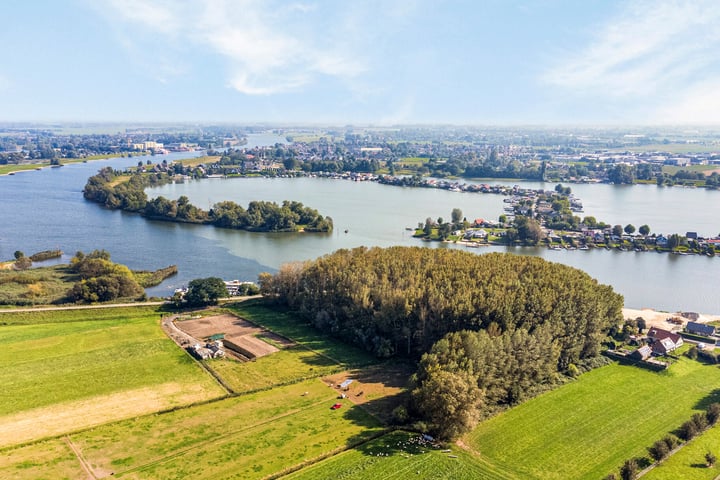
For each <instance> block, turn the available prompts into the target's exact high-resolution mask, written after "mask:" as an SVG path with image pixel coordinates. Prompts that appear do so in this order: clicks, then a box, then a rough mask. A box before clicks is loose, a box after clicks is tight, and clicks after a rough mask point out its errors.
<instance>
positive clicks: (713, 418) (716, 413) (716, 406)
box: [705, 402, 720, 425]
mask: <svg viewBox="0 0 720 480" xmlns="http://www.w3.org/2000/svg"><path fill="white" fill-rule="evenodd" d="M705 418H707V422H708V425H715V424H716V423H717V421H718V418H720V403H717V402H715V403H711V404H710V406H708V408H707V411H706V412H705Z"/></svg>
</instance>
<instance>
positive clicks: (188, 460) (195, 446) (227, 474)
mask: <svg viewBox="0 0 720 480" xmlns="http://www.w3.org/2000/svg"><path fill="white" fill-rule="evenodd" d="M335 396H336V392H335V391H334V390H333V389H331V388H328V387H327V386H326V385H325V384H324V383H322V382H321V381H320V380H319V379H315V380H308V381H305V382H301V383H298V384H294V385H289V386H285V387H278V388H274V389H272V390H267V391H263V392H256V393H253V394H248V395H242V396H239V397H234V398H228V399H224V400H220V401H217V402H211V403H207V404H204V405H197V406H194V407H190V408H186V409H180V410H176V411H174V412H169V413H165V414H161V415H151V416H146V417H142V418H138V419H134V420H127V421H123V422H118V423H115V424H112V425H105V426H101V427H98V428H95V429H93V430H88V431H85V432H82V433H79V434H75V435H72V436H71V439H72V441H73V442H74V443H75V444H76V445H77V447H78V449H80V450H81V451H82V452H83V455H84V457H85V459H86V460H87V462H88V464H89V465H90V467H91V468H92V469H93V470H94V472H95V474H96V476H101V475H109V474H110V473H111V472H112V473H113V475H114V477H120V478H139V479H140V478H141V479H154V478H214V479H225V478H238V479H253V478H264V477H266V476H268V475H271V474H275V473H278V472H281V471H285V470H287V469H292V468H295V467H296V466H298V465H300V464H302V463H304V462H308V461H311V460H314V459H317V458H319V457H324V456H327V455H330V454H332V453H333V452H337V451H341V450H343V449H345V448H348V447H352V446H354V445H356V444H358V443H360V442H363V441H365V440H367V439H369V438H371V437H372V436H374V435H377V434H379V433H381V432H382V431H383V430H382V427H381V426H380V425H379V424H378V423H377V421H375V420H374V419H373V418H372V417H370V416H369V415H368V414H366V413H365V412H364V411H363V410H362V409H361V408H359V407H356V406H353V405H352V404H351V403H349V402H345V405H344V406H343V408H341V409H339V410H331V409H330V406H332V405H333V403H335V402H336V401H337V400H336V399H335Z"/></svg>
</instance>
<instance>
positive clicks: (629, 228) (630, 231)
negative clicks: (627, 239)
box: [624, 223, 635, 235]
mask: <svg viewBox="0 0 720 480" xmlns="http://www.w3.org/2000/svg"><path fill="white" fill-rule="evenodd" d="M624 230H625V233H627V234H628V235H632V234H633V233H635V226H634V225H633V224H631V223H628V224H627V225H625V229H624Z"/></svg>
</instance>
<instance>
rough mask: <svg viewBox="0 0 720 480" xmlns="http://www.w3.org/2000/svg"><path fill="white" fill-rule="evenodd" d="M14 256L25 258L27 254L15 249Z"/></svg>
mask: <svg viewBox="0 0 720 480" xmlns="http://www.w3.org/2000/svg"><path fill="white" fill-rule="evenodd" d="M14 256H15V260H20V259H21V258H23V257H24V256H25V254H24V253H23V252H21V251H20V250H15V254H14Z"/></svg>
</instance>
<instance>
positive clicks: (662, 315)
mask: <svg viewBox="0 0 720 480" xmlns="http://www.w3.org/2000/svg"><path fill="white" fill-rule="evenodd" d="M622 314H623V319H635V318H638V317H642V318H643V319H645V322H646V324H647V326H648V328H650V327H657V328H663V329H665V330H673V329H682V328H684V327H685V325H687V323H688V322H691V321H694V322H697V323H710V322H718V321H720V315H715V314H708V313H698V315H699V317H698V319H697V320H692V319H690V318H686V317H684V316H682V314H681V312H665V311H661V310H654V309H652V308H640V309H638V308H628V307H623V309H622ZM669 318H679V319H680V320H681V323H671V322H668V319H669Z"/></svg>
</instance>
